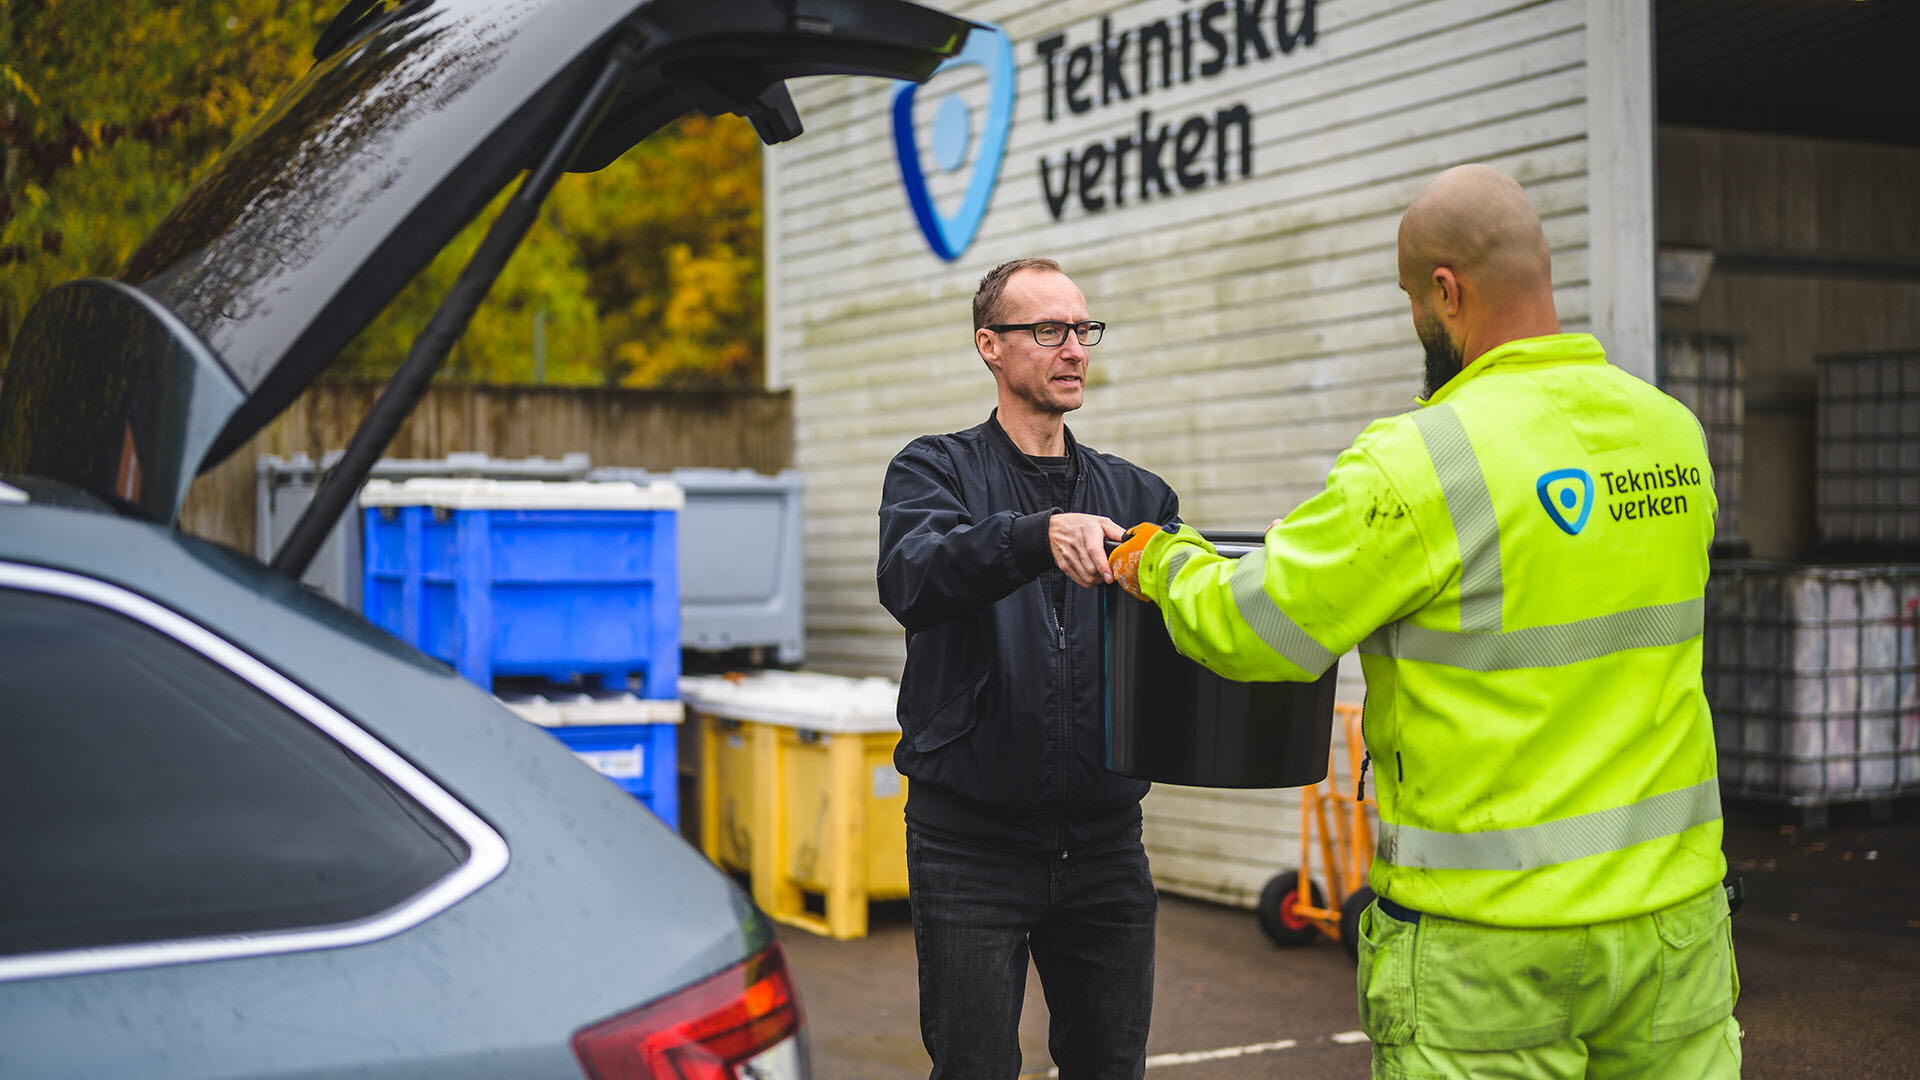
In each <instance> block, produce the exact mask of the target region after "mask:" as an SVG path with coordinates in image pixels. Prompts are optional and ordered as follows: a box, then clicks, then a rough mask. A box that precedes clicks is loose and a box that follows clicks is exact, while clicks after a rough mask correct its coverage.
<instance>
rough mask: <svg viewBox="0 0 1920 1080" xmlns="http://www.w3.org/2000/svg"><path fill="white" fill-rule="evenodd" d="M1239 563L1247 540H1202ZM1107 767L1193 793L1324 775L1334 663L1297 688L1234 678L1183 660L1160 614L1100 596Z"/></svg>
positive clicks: (1248, 548)
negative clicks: (1196, 789)
mask: <svg viewBox="0 0 1920 1080" xmlns="http://www.w3.org/2000/svg"><path fill="white" fill-rule="evenodd" d="M1209 539H1212V540H1213V542H1214V548H1215V550H1217V551H1219V552H1220V554H1222V555H1225V556H1227V557H1228V558H1237V557H1239V556H1241V555H1244V554H1247V553H1248V552H1257V551H1259V550H1260V544H1261V540H1260V538H1259V537H1257V536H1250V535H1248V534H1233V535H1230V536H1229V535H1224V534H1223V535H1220V536H1215V537H1210V538H1209ZM1100 618H1101V623H1102V627H1103V645H1104V647H1103V649H1102V663H1103V666H1104V668H1105V676H1106V680H1105V681H1106V722H1107V768H1108V769H1110V770H1112V771H1113V772H1117V773H1119V774H1120V775H1122V776H1131V777H1135V778H1137V779H1140V780H1152V781H1155V782H1158V783H1164V784H1187V785H1191V786H1194V787H1220V788H1275V787H1304V786H1306V785H1308V784H1316V783H1319V782H1320V781H1321V780H1324V779H1326V776H1327V751H1328V750H1329V748H1330V747H1331V745H1332V741H1333V696H1334V690H1333V684H1334V679H1335V676H1336V675H1337V674H1338V673H1339V667H1340V665H1339V664H1338V663H1336V664H1334V665H1333V666H1332V667H1330V668H1328V669H1327V671H1326V673H1325V674H1323V675H1321V676H1320V678H1318V679H1316V680H1314V681H1313V682H1310V683H1305V682H1234V681H1233V680H1231V679H1226V678H1222V677H1221V676H1219V675H1216V674H1214V673H1213V672H1211V671H1208V670H1207V669H1206V668H1204V667H1202V666H1200V665H1199V664H1197V663H1195V662H1193V661H1192V660H1189V659H1187V658H1186V657H1184V656H1181V655H1180V653H1179V652H1178V651H1177V650H1175V649H1174V647H1173V639H1172V638H1171V637H1169V636H1168V635H1167V626H1166V622H1165V621H1164V620H1162V619H1161V617H1160V609H1159V608H1157V607H1155V606H1154V605H1152V604H1149V603H1146V602H1144V601H1141V600H1135V599H1134V598H1133V597H1131V596H1128V595H1127V594H1126V593H1124V592H1122V591H1121V590H1120V587H1119V586H1118V585H1109V586H1107V587H1105V588H1103V589H1102V590H1101V598H1100Z"/></svg>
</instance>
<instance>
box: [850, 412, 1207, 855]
mask: <svg viewBox="0 0 1920 1080" xmlns="http://www.w3.org/2000/svg"><path fill="white" fill-rule="evenodd" d="M1066 442H1067V454H1068V456H1069V457H1070V458H1071V459H1072V462H1073V469H1074V474H1075V476H1076V477H1077V480H1076V481H1075V483H1074V486H1073V489H1072V497H1071V498H1069V499H1068V500H1067V502H1068V505H1066V506H1064V507H1061V506H1056V505H1055V502H1054V496H1053V488H1052V486H1051V484H1050V481H1049V477H1048V476H1047V474H1046V473H1045V472H1044V471H1043V470H1041V469H1040V467H1039V466H1037V465H1035V464H1034V463H1033V461H1031V460H1030V459H1029V458H1028V457H1027V456H1026V455H1025V454H1023V453H1021V452H1020V450H1019V448H1018V447H1016V446H1014V444H1013V440H1012V439H1010V438H1008V436H1007V433H1006V432H1005V431H1004V430H1003V429H1002V428H1001V427H1000V423H999V420H998V418H997V413H996V414H995V415H994V416H990V417H988V419H987V422H986V423H984V424H981V425H979V426H978V427H973V428H969V429H967V430H966V431H961V432H956V433H954V434H951V435H927V436H923V437H921V438H918V439H915V440H914V441H913V442H911V443H909V444H908V445H907V447H906V449H904V450H902V451H900V453H899V454H897V455H895V456H894V459H893V462H892V463H891V464H889V465H888V466H887V478H886V485H885V488H884V490H883V493H882V495H881V503H880V568H879V584H880V602H881V603H882V604H884V605H886V608H887V610H888V611H889V612H891V613H892V614H893V617H894V618H895V619H897V620H899V622H900V625H901V626H904V627H906V631H907V666H906V671H905V672H904V673H903V674H902V675H901V678H900V706H899V715H900V728H901V733H902V734H901V739H900V744H899V747H898V749H897V750H895V752H894V764H895V765H896V766H897V767H898V768H899V770H900V772H901V773H902V774H903V775H905V776H906V777H907V778H908V779H909V780H911V781H912V783H910V784H909V785H908V790H907V819H908V820H909V821H910V822H912V823H913V824H914V825H915V826H917V827H919V828H923V829H929V830H933V831H936V832H941V833H946V834H949V835H952V836H956V837H959V838H961V839H965V840H970V841H973V842H976V843H983V844H989V845H993V846H999V847H1010V848H1016V849H1021V850H1030V851H1044V852H1049V853H1052V852H1058V853H1062V854H1064V853H1068V852H1076V851H1080V850H1084V849H1086V848H1089V847H1096V846H1098V845H1100V844H1101V843H1103V842H1105V841H1107V840H1110V839H1113V838H1114V837H1116V836H1118V835H1120V834H1121V833H1124V832H1127V831H1129V830H1130V829H1131V828H1132V827H1133V826H1135V825H1136V824H1137V823H1138V822H1139V820H1140V797H1141V796H1142V795H1145V794H1146V792H1147V784H1146V783H1145V782H1144V781H1140V780H1132V779H1129V778H1127V777H1124V776H1119V775H1117V774H1115V773H1111V772H1108V771H1107V769H1106V767H1105V761H1106V745H1105V722H1104V719H1103V717H1102V713H1101V686H1100V680H1101V669H1100V653H1101V627H1100V596H1099V593H1098V592H1097V591H1096V590H1093V589H1083V588H1080V587H1079V586H1077V585H1073V584H1072V583H1071V582H1068V583H1067V585H1066V589H1065V600H1064V603H1061V604H1058V605H1056V603H1055V601H1054V596H1055V594H1056V593H1057V591H1058V590H1055V589H1053V588H1052V587H1051V586H1052V585H1053V584H1054V583H1055V582H1056V581H1057V580H1058V579H1059V578H1061V577H1063V576H1064V575H1062V574H1061V571H1060V570H1058V569H1056V568H1055V567H1054V563H1053V553H1052V548H1051V546H1050V545H1049V543H1048V539H1047V524H1048V519H1049V518H1050V517H1051V516H1052V514H1053V512H1055V511H1056V510H1066V511H1071V512H1075V513H1085V514H1101V515H1104V516H1106V517H1109V518H1112V519H1113V520H1114V521H1117V522H1119V523H1120V524H1121V525H1122V526H1129V525H1133V524H1136V523H1138V522H1142V521H1153V522H1168V521H1173V520H1175V519H1176V518H1177V517H1178V515H1179V512H1180V503H1179V500H1178V498H1176V497H1175V495H1174V493H1173V489H1171V488H1169V487H1168V486H1167V485H1166V482H1165V481H1163V480H1161V479H1160V478H1159V477H1157V476H1155V475H1153V474H1152V473H1150V472H1147V471H1146V470H1145V469H1142V468H1140V467H1139V466H1137V465H1134V464H1132V463H1131V462H1128V461H1124V460H1122V459H1120V458H1117V457H1114V456H1112V455H1110V454H1102V453H1099V452H1097V451H1094V450H1090V449H1088V448H1086V447H1084V446H1081V445H1079V444H1078V443H1076V442H1075V441H1074V438H1073V433H1072V432H1071V431H1069V432H1068V433H1067V436H1066ZM1056 608H1057V610H1056Z"/></svg>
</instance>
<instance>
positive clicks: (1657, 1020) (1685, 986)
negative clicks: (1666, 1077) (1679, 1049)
mask: <svg viewBox="0 0 1920 1080" xmlns="http://www.w3.org/2000/svg"><path fill="white" fill-rule="evenodd" d="M1653 924H1654V927H1655V929H1656V930H1658V931H1659V935H1660V992H1659V995H1658V996H1657V997H1656V999H1655V1001H1654V1006H1653V1028H1652V1031H1651V1032H1649V1036H1650V1037H1651V1038H1652V1039H1653V1041H1655V1042H1661V1041H1664V1040H1667V1039H1678V1038H1682V1037H1684V1036H1687V1035H1692V1034H1693V1033H1694V1032H1697V1031H1701V1030H1703V1029H1705V1028H1708V1027H1711V1026H1712V1025H1714V1024H1717V1023H1719V1022H1721V1021H1723V1020H1725V1019H1726V1018H1727V1017H1729V1016H1731V1015H1733V1005H1734V1002H1735V1001H1737V1000H1738V999H1739V996H1740V976H1739V974H1738V973H1737V972H1736V971H1735V969H1734V963H1733V920H1732V919H1731V918H1730V917H1729V912H1728V910H1727V897H1726V893H1725V892H1724V891H1722V890H1721V889H1720V888H1719V887H1718V886H1716V887H1714V888H1712V889H1709V890H1707V891H1706V892H1704V893H1701V894H1700V895H1699V896H1697V897H1694V898H1693V899H1691V900H1685V901H1682V902H1680V903H1678V904H1675V905H1674V906H1672V907H1670V908H1667V909H1666V910H1664V911H1656V912H1654V915H1653Z"/></svg>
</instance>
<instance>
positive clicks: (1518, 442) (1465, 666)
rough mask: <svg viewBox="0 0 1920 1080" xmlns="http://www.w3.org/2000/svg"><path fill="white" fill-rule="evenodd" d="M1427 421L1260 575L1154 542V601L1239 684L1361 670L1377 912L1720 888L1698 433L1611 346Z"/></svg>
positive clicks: (1575, 912)
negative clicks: (1703, 646)
mask: <svg viewBox="0 0 1920 1080" xmlns="http://www.w3.org/2000/svg"><path fill="white" fill-rule="evenodd" d="M1423 406H1424V407H1422V408H1420V409H1417V410H1415V411H1414V412H1411V413H1407V414H1404V415H1400V416H1394V417H1389V418H1387V419H1384V420H1380V421H1377V422H1375V423H1374V424H1372V425H1371V426H1369V427H1368V428H1367V430H1366V431H1365V432H1363V433H1362V434H1361V435H1360V438H1359V439H1358V440H1357V441H1356V442H1355V443H1354V444H1353V446H1352V447H1350V448H1349V449H1348V450H1347V451H1346V452H1344V453H1343V454H1341V455H1340V457H1339V459H1338V460H1337V461H1336V462H1335V463H1334V467H1333V472H1332V473H1331V474H1330V475H1329V476H1328V477H1327V488H1326V490H1325V491H1323V492H1322V493H1320V494H1319V495H1316V496H1314V497H1313V498H1312V499H1309V500H1308V501H1307V502H1306V503H1304V504H1302V505H1301V506H1300V507H1299V508H1298V509H1297V510H1295V511H1294V512H1293V513H1292V514H1290V515H1288V516H1287V518H1286V520H1285V521H1283V522H1281V523H1280V524H1279V525H1277V526H1275V527H1274V528H1273V529H1272V530H1271V531H1270V532H1268V533H1267V536H1266V545H1265V550H1264V552H1255V553H1252V554H1249V555H1247V556H1246V557H1244V558H1242V559H1239V560H1237V561H1234V560H1227V559H1224V558H1222V557H1220V556H1219V555H1216V554H1214V553H1213V549H1212V547H1211V545H1209V544H1208V543H1207V542H1206V541H1205V540H1204V539H1203V538H1201V537H1200V536H1199V535H1198V534H1196V533H1195V532H1194V531H1193V530H1191V529H1181V530H1179V531H1177V532H1171V533H1162V534H1160V535H1158V536H1155V537H1154V538H1153V541H1152V542H1151V543H1149V544H1148V545H1147V548H1146V550H1145V552H1144V555H1143V558H1142V560H1141V571H1140V584H1141V589H1142V591H1143V593H1144V594H1145V595H1146V596H1147V597H1148V598H1150V599H1152V600H1153V601H1155V602H1156V603H1158V604H1159V605H1160V607H1161V610H1162V612H1163V614H1164V615H1165V618H1166V621H1167V626H1168V629H1169V630H1170V632H1171V634H1172V637H1173V640H1174V643H1175V644H1176V645H1177V646H1178V647H1179V649H1180V651H1181V652H1182V653H1185V654H1186V655H1187V656H1189V657H1192V658H1193V659H1196V660H1198V661H1200V662H1201V663H1203V664H1205V665H1207V666H1208V667H1209V668H1211V669H1213V670H1214V671H1216V672H1219V673H1220V674H1222V675H1225V676H1227V677H1229V678H1234V679H1242V680H1304V679H1312V678H1316V677H1318V676H1319V675H1320V674H1321V673H1322V672H1324V671H1325V670H1326V669H1327V668H1328V667H1329V666H1331V665H1332V664H1333V663H1334V662H1335V660H1336V659H1337V658H1338V657H1340V656H1341V655H1342V654H1344V653H1345V652H1347V651H1348V650H1349V649H1352V648H1354V647H1355V646H1358V647H1359V649H1360V663H1361V667H1362V670H1363V671H1364V673H1365V675H1366V680H1367V700H1366V713H1365V730H1366V740H1367V749H1368V752H1369V753H1370V755H1371V757H1372V763H1373V777H1374V783H1375V786H1376V791H1377V799H1378V804H1379V813H1380V823H1381V824H1380V840H1379V845H1378V851H1377V853H1376V856H1375V859H1374V863H1373V873H1372V878H1371V884H1372V886H1373V888H1374V891H1375V892H1377V893H1379V894H1380V895H1382V896H1385V897H1387V898H1389V899H1391V900H1394V901H1395V902H1397V903H1400V904H1403V905H1405V906H1407V907H1410V908H1414V909H1416V910H1420V911H1429V912H1433V913H1435V914H1439V915H1444V916H1447V917H1450V918H1456V919H1465V920H1469V921H1472V922H1481V923H1490V924H1495V925H1505V926H1556V925H1576V924H1584V923H1591V922H1600V921H1605V920H1609V919H1617V918H1625V917H1628V916H1631V915H1638V914H1642V913H1645V912H1649V911H1653V910H1656V909H1659V908H1662V907H1666V906H1667V905H1670V904H1673V903H1676V902H1678V901H1680V900H1683V899H1685V898H1687V897H1690V896H1693V895H1695V894H1697V893H1699V892H1701V891H1702V890H1704V889H1707V888H1709V887H1711V886H1712V885H1714V884H1715V883H1717V882H1719V881H1720V880H1721V879H1722V878H1723V877H1724V876H1725V873H1726V860H1725V857H1724V856H1723V855H1722V854H1721V847H1720V842H1721V818H1720V799H1719V784H1718V780H1717V769H1716V766H1715V759H1714V744H1713V728H1712V721H1711V718H1710V716H1709V714H1708V710H1707V702H1706V698H1705V695H1704V693H1703V690H1702V687H1701V678H1700V658H1701V651H1700V632H1701V624H1702V618H1703V614H1704V611H1703V609H1704V591H1705V587H1706V581H1707V547H1708V545H1709V543H1710V542H1711V540H1712V536H1713V518H1714V511H1715V500H1714V496H1713V476H1712V472H1711V470H1710V468H1709V467H1708V464H1707V457H1706V448H1705V440H1704V438H1703V437H1702V434H1701V430H1700V427H1699V424H1698V422H1697V421H1696V420H1695V419H1694V418H1693V416H1692V414H1691V413H1689V412H1688V411H1687V410H1686V408H1685V407H1684V406H1682V405H1681V404H1680V403H1678V402H1676V401H1674V400H1673V399H1672V398H1670V397H1668V396H1666V395H1665V394H1662V393H1661V392H1660V391H1658V390H1656V389H1655V388H1653V387H1652V386H1650V385H1648V384H1647V383H1645V382H1643V381H1641V380H1640V379H1637V378H1634V377H1633V376H1631V375H1629V374H1627V373H1625V372H1623V371H1621V370H1620V369H1618V368H1616V367H1614V366H1613V365H1611V364H1609V363H1608V362H1607V360H1606V354H1605V352H1604V351H1603V350H1602V349H1601V347H1600V344H1599V342H1597V341H1596V340H1594V338H1593V337H1591V336H1590V335H1587V334H1556V335H1553V336H1550V337H1539V338H1528V339H1525V340H1521V341H1514V342H1510V343H1508V344H1506V345H1503V346H1500V347H1499V348H1496V349H1494V350H1491V351H1490V352H1488V353H1486V354H1484V355H1482V356H1481V357H1479V358H1478V359H1477V360H1475V361H1474V362H1473V363H1472V364H1470V365H1468V367H1467V368H1466V370H1465V371H1463V372H1462V373H1461V374H1459V375H1457V376H1455V377H1454V379H1453V380H1452V381H1451V382H1449V383H1448V384H1447V385H1446V386H1445V387H1443V388H1442V389H1441V390H1440V392H1439V393H1436V394H1435V395H1433V399H1432V400H1431V401H1428V402H1425V403H1423Z"/></svg>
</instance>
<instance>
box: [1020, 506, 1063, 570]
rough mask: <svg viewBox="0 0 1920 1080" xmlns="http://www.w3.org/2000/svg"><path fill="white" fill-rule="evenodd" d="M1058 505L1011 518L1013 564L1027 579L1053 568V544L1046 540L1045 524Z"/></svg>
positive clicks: (1057, 509)
mask: <svg viewBox="0 0 1920 1080" xmlns="http://www.w3.org/2000/svg"><path fill="white" fill-rule="evenodd" d="M1059 512H1060V508H1059V507H1057V506H1056V507H1054V508H1053V509H1051V510H1042V511H1040V512H1039V513H1036V514H1022V515H1020V516H1019V517H1017V518H1014V519H1013V534H1012V546H1013V565H1014V568H1015V569H1017V570H1019V571H1020V573H1021V574H1022V575H1024V576H1025V577H1027V578H1028V579H1032V578H1037V577H1039V576H1040V575H1041V574H1043V573H1045V572H1046V571H1048V570H1051V569H1053V545H1052V544H1051V543H1050V542H1048V540H1047V526H1048V525H1049V524H1050V523H1051V522H1052V521H1053V515H1055V514H1057V513H1059Z"/></svg>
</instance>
